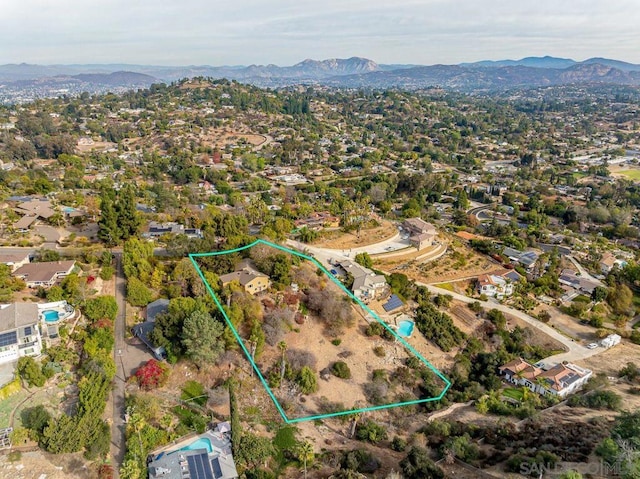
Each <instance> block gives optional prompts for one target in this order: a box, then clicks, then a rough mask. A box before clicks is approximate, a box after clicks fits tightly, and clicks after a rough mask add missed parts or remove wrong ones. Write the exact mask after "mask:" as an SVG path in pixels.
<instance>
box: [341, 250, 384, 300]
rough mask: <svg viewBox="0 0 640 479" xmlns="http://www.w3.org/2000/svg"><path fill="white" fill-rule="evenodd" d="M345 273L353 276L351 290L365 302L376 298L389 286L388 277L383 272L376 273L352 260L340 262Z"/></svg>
mask: <svg viewBox="0 0 640 479" xmlns="http://www.w3.org/2000/svg"><path fill="white" fill-rule="evenodd" d="M338 264H339V265H340V267H341V268H342V269H343V270H344V271H345V273H347V274H350V275H351V276H352V277H353V285H352V286H351V291H352V292H353V295H354V296H355V297H356V298H358V299H359V300H361V301H364V302H365V303H366V302H368V301H369V300H372V299H376V298H377V297H378V296H380V295H381V294H382V293H383V292H384V291H385V289H386V287H387V279H386V278H385V277H384V275H382V274H375V273H374V272H373V271H371V270H370V269H369V268H365V267H364V266H362V265H359V264H358V263H355V262H353V261H350V260H344V261H340V263H338Z"/></svg>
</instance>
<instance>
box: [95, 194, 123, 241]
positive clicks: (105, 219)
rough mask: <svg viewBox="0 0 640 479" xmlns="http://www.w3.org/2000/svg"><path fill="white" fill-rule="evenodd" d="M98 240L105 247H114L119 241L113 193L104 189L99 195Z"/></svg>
mask: <svg viewBox="0 0 640 479" xmlns="http://www.w3.org/2000/svg"><path fill="white" fill-rule="evenodd" d="M98 238H100V239H101V240H102V241H103V242H104V243H106V244H107V246H115V245H116V244H118V243H119V241H120V229H119V228H118V213H117V212H116V208H115V193H114V191H113V190H107V189H106V188H105V189H104V190H103V191H102V194H101V195H100V220H99V221H98Z"/></svg>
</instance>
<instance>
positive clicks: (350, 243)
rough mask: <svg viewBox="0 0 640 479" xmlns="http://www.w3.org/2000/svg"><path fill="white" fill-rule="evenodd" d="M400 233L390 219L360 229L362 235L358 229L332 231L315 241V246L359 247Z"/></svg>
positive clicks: (335, 247)
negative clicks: (350, 231) (348, 231)
mask: <svg viewBox="0 0 640 479" xmlns="http://www.w3.org/2000/svg"><path fill="white" fill-rule="evenodd" d="M397 234H398V230H397V229H396V227H395V225H394V224H393V223H391V222H390V221H386V220H383V221H382V222H381V223H380V226H376V227H375V228H366V229H362V231H360V235H359V236H358V233H357V232H356V231H354V232H352V233H345V232H343V231H332V232H330V233H326V235H325V236H324V237H323V238H322V239H320V240H319V241H317V242H315V243H313V246H318V247H321V248H331V249H349V248H359V247H362V246H367V245H370V244H375V243H380V242H382V241H385V240H388V239H390V238H393V237H394V236H396V235H397Z"/></svg>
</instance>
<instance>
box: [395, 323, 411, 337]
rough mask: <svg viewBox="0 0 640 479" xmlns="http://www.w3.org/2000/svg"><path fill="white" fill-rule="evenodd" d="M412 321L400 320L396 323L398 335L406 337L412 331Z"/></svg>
mask: <svg viewBox="0 0 640 479" xmlns="http://www.w3.org/2000/svg"><path fill="white" fill-rule="evenodd" d="M413 326H414V324H413V321H407V320H406V319H405V320H402V321H400V322H399V323H398V335H400V336H402V337H403V338H408V337H409V336H411V333H413Z"/></svg>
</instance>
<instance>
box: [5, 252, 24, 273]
mask: <svg viewBox="0 0 640 479" xmlns="http://www.w3.org/2000/svg"><path fill="white" fill-rule="evenodd" d="M30 261H31V258H30V257H29V254H28V253H13V254H0V264H6V265H7V266H8V267H9V268H11V272H12V273H13V272H14V271H15V270H17V269H18V268H20V267H21V266H24V265H25V264H29V262H30Z"/></svg>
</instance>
